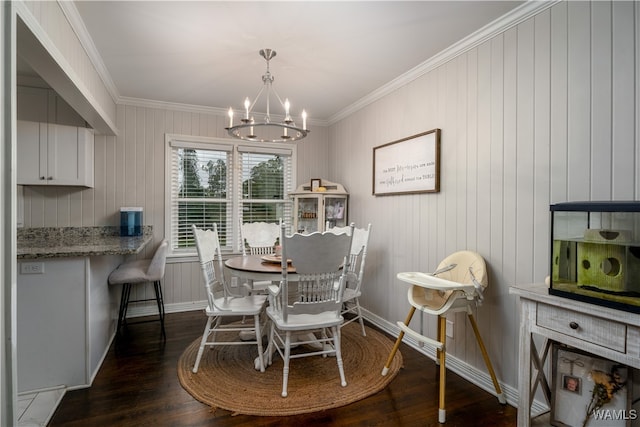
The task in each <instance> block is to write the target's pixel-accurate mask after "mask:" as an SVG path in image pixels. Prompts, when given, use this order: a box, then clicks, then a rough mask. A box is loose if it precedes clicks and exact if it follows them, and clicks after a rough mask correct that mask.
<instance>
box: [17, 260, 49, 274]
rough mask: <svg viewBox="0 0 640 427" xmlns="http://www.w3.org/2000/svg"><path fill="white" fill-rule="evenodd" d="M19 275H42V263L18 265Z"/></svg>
mask: <svg viewBox="0 0 640 427" xmlns="http://www.w3.org/2000/svg"><path fill="white" fill-rule="evenodd" d="M20 273H22V274H44V262H23V263H20Z"/></svg>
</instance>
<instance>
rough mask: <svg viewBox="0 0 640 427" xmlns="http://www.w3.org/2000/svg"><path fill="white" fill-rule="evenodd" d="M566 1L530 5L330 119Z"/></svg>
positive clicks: (546, 0) (547, 0)
mask: <svg viewBox="0 0 640 427" xmlns="http://www.w3.org/2000/svg"><path fill="white" fill-rule="evenodd" d="M560 1H563V0H542V1H531V0H529V1H527V2H526V3H524V4H523V5H521V6H519V7H517V8H515V9H513V10H512V11H511V12H509V13H506V14H505V15H503V16H501V17H500V18H498V19H496V20H495V21H493V22H490V23H489V24H487V25H485V26H484V27H482V28H480V29H479V30H478V31H476V32H474V33H472V34H469V35H468V36H467V37H465V38H463V39H461V40H460V41H458V42H456V43H454V44H453V45H451V46H450V47H448V48H447V49H445V50H443V51H441V52H440V53H438V54H436V55H434V56H432V57H431V58H429V59H428V60H426V61H425V62H423V63H422V64H420V65H417V66H416V67H414V68H412V69H411V70H409V71H407V72H406V73H404V74H402V75H401V76H399V77H397V78H395V79H393V80H391V81H390V82H389V83H387V84H385V85H383V86H381V87H379V88H378V89H376V90H374V91H373V92H371V93H369V94H368V95H366V96H365V97H363V98H361V99H359V100H358V101H356V102H354V103H353V104H351V105H350V106H348V107H346V108H344V109H343V110H341V111H339V112H337V113H336V114H334V115H333V116H331V117H329V119H328V122H329V125H332V124H334V123H336V122H338V121H340V120H342V119H344V118H346V117H348V116H350V115H351V114H353V113H355V112H356V111H358V110H360V109H362V108H364V107H366V106H367V105H369V104H371V103H373V102H374V101H377V100H378V99H380V98H382V97H384V96H386V95H388V94H390V93H392V92H394V91H396V90H398V89H399V88H401V87H403V86H406V85H407V84H408V83H411V82H412V81H414V80H416V79H418V78H419V77H422V76H423V75H425V74H427V73H428V72H430V71H432V70H434V69H436V68H438V67H440V66H441V65H442V64H444V63H446V62H449V61H451V60H452V59H454V58H455V57H457V56H459V55H461V54H463V53H464V52H467V51H469V50H471V49H473V48H475V47H477V46H478V45H480V44H482V43H484V42H485V41H487V40H489V39H491V38H493V37H495V36H497V35H498V34H501V33H504V32H505V31H507V30H508V29H510V28H512V27H514V26H516V25H518V24H519V23H521V22H523V21H525V20H527V19H529V18H530V17H532V16H534V15H537V14H538V13H540V12H542V11H544V10H546V9H548V8H550V7H551V6H553V5H554V4H556V3H558V2H560Z"/></svg>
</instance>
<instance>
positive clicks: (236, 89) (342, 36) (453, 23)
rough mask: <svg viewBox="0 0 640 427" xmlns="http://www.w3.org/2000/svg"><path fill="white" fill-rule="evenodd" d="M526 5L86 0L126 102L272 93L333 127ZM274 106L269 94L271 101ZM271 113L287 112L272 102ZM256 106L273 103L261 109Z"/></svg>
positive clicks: (88, 21)
mask: <svg viewBox="0 0 640 427" xmlns="http://www.w3.org/2000/svg"><path fill="white" fill-rule="evenodd" d="M523 3H524V2H523V1H408V2H405V1H355V2H351V1H338V2H332V1H282V2H274V1H259V2H245V1H194V2H191V1H76V2H75V6H76V8H77V11H78V12H79V15H80V17H81V18H82V21H83V22H84V25H85V27H86V30H87V31H88V33H89V35H90V38H91V40H92V42H93V44H94V47H95V49H96V51H97V52H98V54H99V56H100V57H101V58H102V61H103V64H101V65H103V66H104V69H106V73H107V74H108V76H107V78H106V82H107V85H108V86H109V87H110V88H111V91H112V93H114V95H115V97H116V100H117V101H123V100H124V101H129V102H134V101H136V100H151V101H157V102H161V103H176V104H185V105H190V106H202V107H214V108H224V109H227V108H228V107H230V106H231V107H233V108H234V109H237V110H240V109H242V103H243V100H244V98H245V97H250V98H251V99H252V100H253V99H254V98H255V97H256V95H257V93H258V91H259V90H260V88H261V86H262V79H261V77H262V74H263V73H264V71H265V69H266V63H265V60H264V59H263V58H262V57H261V56H259V54H258V51H259V50H260V49H262V48H271V49H274V50H276V51H277V56H276V57H275V58H274V59H273V60H272V61H271V67H270V68H271V73H272V74H273V76H274V77H275V82H274V84H273V87H274V88H275V89H276V91H277V93H278V94H279V95H280V97H282V98H283V99H284V98H289V100H290V101H291V112H292V115H294V116H296V115H299V114H300V111H301V110H302V109H303V108H304V109H306V111H307V113H308V114H309V116H310V119H311V120H313V119H315V120H321V121H327V120H330V119H331V117H332V116H334V115H336V114H337V113H339V112H340V111H342V110H344V109H345V108H347V107H349V106H350V105H352V104H354V103H355V102H357V101H358V100H360V99H361V98H363V97H365V96H366V95H367V94H369V93H371V92H373V91H375V90H376V89H378V88H380V87H382V86H383V85H385V84H388V83H389V82H390V81H392V80H393V79H396V78H398V77H400V76H401V75H403V74H404V73H406V72H407V71H409V70H411V69H412V68H414V67H417V66H419V65H420V64H421V63H424V62H425V61H427V60H428V59H429V58H431V57H433V56H434V55H436V54H437V53H439V52H441V51H443V50H444V49H446V48H447V47H449V46H451V45H453V44H454V43H456V42H457V41H459V40H461V39H463V38H464V37H465V36H468V35H469V34H472V33H474V32H476V31H477V30H479V29H480V28H482V27H484V26H485V25H487V24H489V23H490V22H492V21H494V20H495V19H497V18H499V17H500V16H502V15H504V14H505V13H507V12H509V11H511V10H512V9H514V8H516V7H518V6H520V5H521V4H523ZM262 99H264V97H263V98H262ZM273 102H274V101H273V100H272V107H271V109H272V114H280V113H281V110H280V109H279V108H278V109H277V110H276V108H275V107H274V106H273V105H274V104H273ZM256 110H257V111H264V110H265V108H264V107H263V106H262V105H261V104H258V105H256Z"/></svg>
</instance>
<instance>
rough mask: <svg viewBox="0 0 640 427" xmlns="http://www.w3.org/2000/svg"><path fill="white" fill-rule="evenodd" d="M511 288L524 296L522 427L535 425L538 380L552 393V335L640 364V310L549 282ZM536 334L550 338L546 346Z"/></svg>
mask: <svg viewBox="0 0 640 427" xmlns="http://www.w3.org/2000/svg"><path fill="white" fill-rule="evenodd" d="M509 293H510V294H514V295H517V296H518V297H519V302H518V305H519V308H520V343H519V348H520V350H519V363H520V369H519V371H518V372H519V374H518V427H528V426H530V425H531V403H532V399H533V395H534V394H535V392H536V390H537V387H538V386H541V387H542V391H543V393H544V394H545V395H546V396H547V398H549V397H550V396H549V394H550V387H549V381H548V380H547V378H546V377H545V373H544V366H545V363H546V361H547V356H549V353H550V352H549V345H550V341H551V340H552V341H556V342H559V343H563V344H567V345H570V346H572V347H576V348H579V349H581V350H584V351H587V352H589V353H592V354H595V355H598V356H602V357H604V358H606V359H609V360H613V361H616V362H618V363H623V364H625V365H627V366H631V367H634V368H640V315H639V314H635V313H629V312H626V311H621V310H615V309H611V308H607V307H602V306H599V305H595V304H589V303H584V302H580V301H575V300H572V299H569V298H563V297H558V296H554V295H549V289H548V287H547V285H545V284H543V283H541V284H531V285H517V286H513V287H511V288H510V289H509ZM534 334H535V335H539V336H541V337H543V339H544V342H543V344H542V346H541V347H542V348H541V349H540V351H538V349H537V348H536V345H535V343H534V341H533V335H534ZM532 374H533V377H532Z"/></svg>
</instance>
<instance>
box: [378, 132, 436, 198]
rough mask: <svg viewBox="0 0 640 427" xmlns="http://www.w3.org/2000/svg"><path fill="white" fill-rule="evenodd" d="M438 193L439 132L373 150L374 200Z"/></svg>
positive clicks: (412, 137) (400, 140)
mask: <svg viewBox="0 0 640 427" xmlns="http://www.w3.org/2000/svg"><path fill="white" fill-rule="evenodd" d="M439 191H440V129H432V130H429V131H427V132H422V133H419V134H417V135H413V136H410V137H407V138H403V139H399V140H397V141H393V142H390V143H388V144H384V145H380V146H378V147H374V148H373V190H372V194H373V195H374V196H387V195H394V194H415V193H437V192H439Z"/></svg>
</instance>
